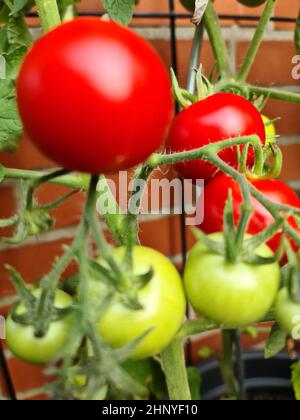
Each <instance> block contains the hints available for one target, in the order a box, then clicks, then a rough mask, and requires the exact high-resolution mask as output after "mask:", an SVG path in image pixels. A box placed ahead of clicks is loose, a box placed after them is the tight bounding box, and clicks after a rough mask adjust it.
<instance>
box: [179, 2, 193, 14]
mask: <svg viewBox="0 0 300 420" xmlns="http://www.w3.org/2000/svg"><path fill="white" fill-rule="evenodd" d="M180 3H181V4H182V6H183V7H185V8H186V9H187V10H188V11H189V12H194V11H195V3H196V0H180Z"/></svg>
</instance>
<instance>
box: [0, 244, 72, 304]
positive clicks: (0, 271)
mask: <svg viewBox="0 0 300 420" xmlns="http://www.w3.org/2000/svg"><path fill="white" fill-rule="evenodd" d="M69 243H70V240H69V239H66V240H60V241H55V242H50V243H43V244H39V243H38V240H37V243H36V244H35V245H28V246H24V247H21V248H17V249H7V250H4V251H1V252H0V295H1V296H2V297H3V296H7V295H12V294H14V292H15V291H14V288H13V286H12V283H11V280H10V276H9V274H8V273H7V272H6V271H5V270H4V265H5V264H9V265H12V266H13V267H15V268H16V270H18V271H19V272H20V273H21V275H22V276H23V278H24V280H25V281H26V282H27V283H36V282H37V281H38V280H39V279H40V278H41V277H42V276H43V275H44V274H45V273H47V272H48V271H50V269H51V267H52V264H53V260H54V258H55V257H56V256H57V255H61V254H62V252H63V250H62V245H63V244H69Z"/></svg>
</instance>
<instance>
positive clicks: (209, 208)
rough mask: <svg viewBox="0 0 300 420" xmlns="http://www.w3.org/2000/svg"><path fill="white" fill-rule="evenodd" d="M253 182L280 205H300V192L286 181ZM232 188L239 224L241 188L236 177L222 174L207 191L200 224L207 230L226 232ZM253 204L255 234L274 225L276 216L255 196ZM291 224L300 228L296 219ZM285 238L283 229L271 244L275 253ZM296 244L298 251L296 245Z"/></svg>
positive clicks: (241, 199) (251, 232) (249, 230)
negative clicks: (226, 218) (225, 209)
mask: <svg viewBox="0 0 300 420" xmlns="http://www.w3.org/2000/svg"><path fill="white" fill-rule="evenodd" d="M251 183H252V184H253V185H254V187H256V188H257V189H258V190H259V191H260V192H261V193H262V194H263V195H264V196H265V197H266V198H268V199H269V200H271V201H273V202H275V203H278V204H284V205H289V206H293V207H297V208H300V199H299V198H298V196H297V194H296V193H295V192H294V191H293V190H292V189H291V188H290V187H289V186H288V185H286V184H284V183H283V182H281V181H277V180H275V179H271V180H267V181H251ZM230 189H231V190H232V196H233V208H234V218H235V221H236V223H238V220H239V218H240V208H241V204H242V202H243V198H242V193H241V190H240V187H239V185H238V184H237V182H236V181H234V180H233V179H232V178H230V177H228V176H226V175H221V176H219V177H217V178H216V179H214V180H213V181H212V182H211V183H210V184H208V185H207V186H206V187H205V190H204V222H203V223H202V225H200V226H199V227H200V228H201V229H202V230H203V231H204V232H205V233H214V232H219V231H223V211H224V207H225V203H226V200H227V197H228V194H229V191H230ZM252 204H253V206H254V213H253V215H252V217H251V220H250V223H249V228H248V233H250V234H252V235H255V234H257V233H259V232H261V231H262V230H264V229H265V228H266V227H268V226H269V225H270V224H272V223H273V222H274V218H273V216H272V215H271V214H270V213H269V212H268V210H266V209H265V207H263V205H262V204H260V203H259V202H258V201H257V200H255V199H254V198H252ZM289 223H290V224H291V226H293V227H294V228H297V224H296V223H295V221H294V219H293V218H291V219H289ZM299 232H300V230H299ZM281 237H282V232H281V231H280V232H278V233H277V234H276V235H275V236H274V237H273V238H272V239H271V240H270V241H269V243H268V245H269V246H270V248H271V249H272V250H273V251H274V252H276V251H277V250H278V247H279V243H280V239H281ZM293 246H294V247H295V250H296V249H297V246H296V244H293Z"/></svg>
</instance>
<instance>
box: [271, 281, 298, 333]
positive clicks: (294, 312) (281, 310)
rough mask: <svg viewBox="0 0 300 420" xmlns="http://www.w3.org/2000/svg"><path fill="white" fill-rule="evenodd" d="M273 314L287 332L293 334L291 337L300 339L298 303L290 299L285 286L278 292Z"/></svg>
mask: <svg viewBox="0 0 300 420" xmlns="http://www.w3.org/2000/svg"><path fill="white" fill-rule="evenodd" d="M275 316H276V319H277V321H278V322H279V324H280V326H281V327H282V328H283V329H284V330H285V331H286V333H287V334H289V335H293V338H295V339H297V340H299V339H300V303H299V302H298V303H297V302H294V301H293V300H292V298H291V297H290V296H289V291H288V289H287V288H284V289H282V290H281V291H280V292H279V294H278V297H277V300H276V304H275ZM296 336H297V337H296Z"/></svg>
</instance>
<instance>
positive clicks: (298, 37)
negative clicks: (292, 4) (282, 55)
mask: <svg viewBox="0 0 300 420" xmlns="http://www.w3.org/2000/svg"><path fill="white" fill-rule="evenodd" d="M295 46H296V51H297V54H300V10H299V16H298V19H297V23H296V29H295Z"/></svg>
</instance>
